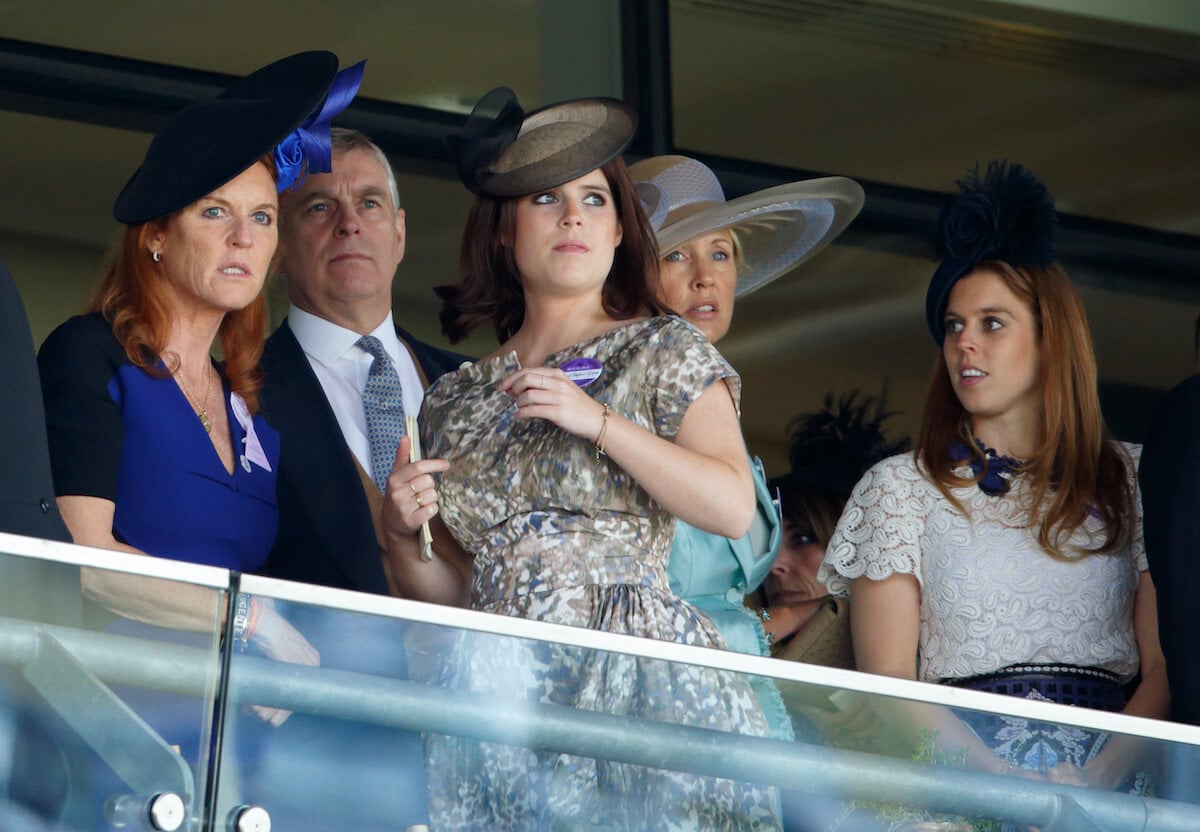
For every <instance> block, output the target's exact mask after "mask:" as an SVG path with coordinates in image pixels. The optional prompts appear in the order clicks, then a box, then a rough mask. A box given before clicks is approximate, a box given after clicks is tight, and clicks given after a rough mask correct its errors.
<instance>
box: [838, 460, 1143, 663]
mask: <svg viewBox="0 0 1200 832" xmlns="http://www.w3.org/2000/svg"><path fill="white" fill-rule="evenodd" d="M1125 448H1126V450H1127V451H1128V452H1129V454H1130V456H1131V458H1132V465H1131V467H1130V472H1129V476H1130V480H1131V482H1133V484H1134V487H1135V488H1136V471H1137V460H1138V458H1139V457H1140V456H1141V450H1142V449H1141V446H1140V445H1130V444H1126V445H1125ZM961 473H963V474H964V475H969V473H970V471H969V469H965V470H964V471H963V472H961ZM952 493H953V494H954V496H955V497H956V498H957V499H958V500H959V502H961V503H962V505H963V506H964V507H965V508H966V509H967V511H968V513H969V517H966V516H963V515H962V514H961V513H960V512H958V511H956V510H955V509H954V507H953V506H952V505H951V504H950V503H949V502H948V501H947V500H946V499H945V498H944V497H943V496H942V494H941V492H940V491H938V489H937V486H935V485H934V484H933V483H932V482H930V481H929V480H928V479H927V478H926V477H925V476H924V475H923V474H922V473H921V472H920V471H919V470H918V468H917V462H916V460H915V459H914V457H913V455H912V454H911V453H910V454H902V455H900V456H894V457H891V458H890V459H885V460H884V461H883V462H880V463H879V464H878V465H876V466H875V467H873V468H872V469H871V470H869V471H868V472H867V473H866V474H865V475H864V476H863V478H862V479H861V480H860V481H859V483H858V485H857V486H855V488H854V493H853V494H852V495H851V496H850V501H849V502H848V503H847V504H846V508H845V511H843V513H842V517H841V520H839V521H838V525H837V529H836V531H835V532H834V534H833V537H832V539H831V540H830V541H829V546H828V547H827V549H826V554H825V561H824V563H822V564H821V569H820V572H819V575H818V576H819V578H820V579H821V580H822V581H823V582H824V583H825V585H826V586H827V587H828V588H829V590H830V592H832V593H834V594H837V595H848V594H849V589H850V580H851V579H853V578H857V577H860V576H862V575H866V576H867V577H868V578H871V579H873V580H883V579H884V578H887V577H888V576H889V575H892V574H894V573H897V572H900V573H905V574H910V575H914V576H915V577H916V578H917V581H918V582H919V583H920V586H921V631H920V637H919V641H918V658H919V665H918V671H917V678H918V679H921V680H924V681H938V680H940V679H957V678H962V677H966V676H974V675H977V674H981V673H990V672H993V671H996V670H999V669H1000V668H1002V667H1007V666H1009V665H1013V664H1039V663H1050V662H1054V663H1061V664H1073V665H1081V666H1091V667H1103V668H1105V669H1107V670H1110V671H1112V672H1113V673H1116V674H1117V675H1119V676H1120V677H1121V679H1122V681H1128V680H1129V679H1131V678H1132V677H1133V676H1134V674H1135V673H1136V672H1137V669H1138V650H1137V643H1136V641H1135V640H1134V632H1133V599H1134V591H1135V590H1136V588H1137V580H1138V577H1139V574H1140V573H1141V572H1144V571H1145V570H1146V569H1147V564H1146V549H1145V545H1144V544H1143V542H1142V518H1141V498H1140V496H1139V497H1138V501H1137V509H1136V511H1137V515H1136V520H1135V526H1134V534H1133V540H1132V543H1131V545H1130V546H1129V547H1127V548H1125V549H1121V550H1120V551H1117V552H1114V553H1112V554H1107V555H1088V556H1086V557H1083V558H1081V559H1079V560H1075V561H1071V562H1064V561H1059V560H1055V559H1053V558H1051V557H1050V556H1049V555H1048V554H1046V553H1045V552H1044V551H1043V550H1042V549H1041V547H1040V546H1038V543H1037V537H1036V530H1030V529H1028V528H1022V523H1021V521H1020V519H1019V518H1021V517H1023V516H1027V515H1026V513H1025V510H1026V509H1027V507H1028V505H1029V504H1030V502H1031V501H1032V497H1031V495H1030V494H1029V489H1028V487H1027V481H1026V480H1024V479H1023V478H1022V477H1019V476H1018V477H1015V478H1014V479H1013V480H1012V488H1011V489H1010V491H1009V493H1008V494H1007V495H1005V496H1003V497H991V496H988V495H987V494H984V493H983V492H982V491H980V490H979V488H978V487H976V486H974V485H972V486H969V487H967V488H960V489H954V490H953V491H952ZM1102 530H1103V527H1102V525H1101V523H1100V521H1099V520H1097V519H1096V518H1094V517H1090V518H1088V521H1087V522H1086V523H1085V524H1084V527H1083V528H1082V529H1079V530H1076V533H1075V535H1074V536H1073V537H1072V538H1071V543H1073V544H1076V545H1079V544H1083V545H1093V546H1094V545H1096V542H1097V541H1099V539H1100V537H1099V535H1100V533H1102ZM1093 535H1095V537H1094V538H1093V537H1092V536H1093Z"/></svg>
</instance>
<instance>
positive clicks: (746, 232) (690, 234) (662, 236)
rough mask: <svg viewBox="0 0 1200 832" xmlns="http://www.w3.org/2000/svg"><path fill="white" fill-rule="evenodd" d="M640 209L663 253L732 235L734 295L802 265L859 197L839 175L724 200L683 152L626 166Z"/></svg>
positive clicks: (854, 212) (846, 220)
mask: <svg viewBox="0 0 1200 832" xmlns="http://www.w3.org/2000/svg"><path fill="white" fill-rule="evenodd" d="M629 175H630V177H631V178H632V179H633V182H634V187H636V188H637V192H638V197H639V198H640V199H641V202H642V207H643V208H645V209H646V216H647V217H648V218H649V220H650V225H651V227H653V229H654V235H655V238H656V241H657V243H658V251H659V253H660V255H661V254H666V253H668V252H670V251H672V250H673V249H675V248H677V247H679V246H680V245H682V244H683V243H686V242H687V241H688V240H690V239H692V238H694V237H698V236H700V235H702V234H709V233H711V232H713V231H720V230H723V229H731V230H733V231H736V232H737V238H738V245H739V249H740V258H739V259H740V261H741V268H739V270H738V283H737V289H736V291H735V294H734V296H735V297H741V296H743V295H747V294H749V293H750V292H753V291H754V290H755V289H759V288H761V287H763V286H765V285H766V284H768V283H770V282H771V281H772V280H774V279H775V278H777V277H779V276H780V275H782V274H785V273H786V272H787V271H789V270H790V269H792V268H794V267H796V266H798V265H799V264H801V263H803V262H804V261H805V260H807V259H809V258H810V257H812V256H813V255H815V254H816V253H817V252H819V251H820V250H821V249H823V248H824V247H825V246H827V245H828V244H829V243H830V242H831V241H832V240H833V239H834V238H835V237H837V236H838V235H839V234H841V233H842V231H844V230H845V228H846V226H847V225H849V224H850V221H851V220H853V219H854V218H855V217H856V216H858V212H859V211H860V210H862V206H863V202H864V201H865V199H866V196H865V194H864V193H863V189H862V187H861V186H860V185H859V184H858V183H857V182H855V181H854V180H853V179H847V178H846V177H844V176H827V177H824V178H821V179H807V180H804V181H801V182H789V183H788V184H786V185H777V186H775V187H772V188H765V189H764V190H761V191H755V192H754V193H752V194H747V195H746V196H742V197H738V198H737V199H732V200H728V201H727V200H726V199H725V191H724V189H722V188H721V183H720V181H719V180H718V179H717V177H716V174H714V173H713V172H712V171H711V170H710V169H709V168H708V166H707V165H705V164H704V163H702V162H699V161H697V160H695V159H691V158H688V157H687V156H654V157H652V158H649V159H644V160H642V161H641V162H638V163H637V164H635V165H633V166H631V167H630V168H629Z"/></svg>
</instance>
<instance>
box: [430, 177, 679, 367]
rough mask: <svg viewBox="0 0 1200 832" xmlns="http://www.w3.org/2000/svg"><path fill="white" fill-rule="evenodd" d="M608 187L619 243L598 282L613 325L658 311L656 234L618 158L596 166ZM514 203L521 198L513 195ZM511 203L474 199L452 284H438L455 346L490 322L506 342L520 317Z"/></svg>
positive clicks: (522, 313) (447, 328)
mask: <svg viewBox="0 0 1200 832" xmlns="http://www.w3.org/2000/svg"><path fill="white" fill-rule="evenodd" d="M600 170H601V171H603V172H604V176H605V178H606V179H607V180H608V186H609V188H611V189H612V193H613V199H614V203H615V207H616V209H617V221H618V222H620V223H621V231H622V238H621V244H620V245H619V246H617V250H616V254H615V255H614V257H613V264H612V270H611V271H609V273H608V278H607V279H606V280H605V282H604V293H603V301H604V311H605V312H606V313H607V314H608V315H610V316H611V317H613V318H614V319H616V320H627V319H629V318H633V317H636V316H638V315H644V314H650V315H658V314H661V313H662V312H663V311H664V309H663V306H662V305H661V304H660V303H659V302H658V300H657V299H656V296H655V292H654V291H652V287H655V286H657V285H658V259H657V257H656V256H655V248H654V232H653V231H652V230H651V228H650V223H649V222H648V221H647V220H646V214H645V212H644V211H643V210H642V205H641V202H640V201H639V200H638V198H637V193H636V192H635V191H634V188H633V182H632V181H631V180H630V179H629V173H628V171H627V170H626V167H625V162H624V161H622V159H621V157H619V156H618V157H616V158H615V159H612V160H611V161H608V162H606V163H605V164H604V165H603V166H602V167H601V168H600ZM517 199H520V197H518V198H517ZM517 199H506V200H503V201H501V200H495V199H489V198H485V197H477V198H476V199H475V204H474V205H472V206H471V213H470V215H469V216H468V217H467V225H466V227H465V228H464V229H463V238H462V252H461V254H460V256H459V273H460V274H461V276H462V278H461V279H460V280H459V282H458V283H454V284H451V285H448V286H438V287H437V288H436V289H435V290H434V291H436V292H437V294H438V297H440V298H441V299H442V311H441V313H440V318H441V322H442V332H443V333H445V335H446V336H447V337H448V338H449V339H450V343H452V344H457V343H458V342H459V341H461V340H462V339H463V338H465V337H466V336H467V334H468V333H469V332H470V331H471V330H473V329H475V327H477V326H479V325H480V324H483V323H486V322H488V321H490V322H491V323H492V325H493V327H495V331H496V338H497V339H498V340H499V341H500V343H502V344H503V343H504V342H505V341H507V340H508V339H509V338H511V337H512V336H513V335H514V334H516V332H517V330H519V329H520V328H521V324H522V322H523V321H524V320H525V293H524V290H523V289H522V288H521V276H520V274H519V272H518V271H517V264H516V260H515V259H514V258H513V250H512V244H511V241H512V239H513V237H514V233H515V230H516V215H517Z"/></svg>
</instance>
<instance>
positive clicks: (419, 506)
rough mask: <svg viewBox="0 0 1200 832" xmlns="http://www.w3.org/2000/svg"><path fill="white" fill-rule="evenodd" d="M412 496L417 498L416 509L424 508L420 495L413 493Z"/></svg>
mask: <svg viewBox="0 0 1200 832" xmlns="http://www.w3.org/2000/svg"><path fill="white" fill-rule="evenodd" d="M413 496H414V497H416V498H417V508H425V503H424V501H422V500H421V495H420V494H416V493H414V494H413Z"/></svg>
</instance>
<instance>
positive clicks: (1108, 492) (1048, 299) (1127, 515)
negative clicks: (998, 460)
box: [916, 260, 1134, 560]
mask: <svg viewBox="0 0 1200 832" xmlns="http://www.w3.org/2000/svg"><path fill="white" fill-rule="evenodd" d="M975 270H976V271H986V272H988V273H990V274H994V275H996V276H997V277H999V278H1000V279H1001V280H1002V281H1003V282H1004V285H1005V286H1007V287H1008V289H1009V290H1010V291H1011V292H1012V293H1013V294H1015V295H1016V296H1017V297H1018V298H1020V299H1021V300H1022V301H1024V302H1025V304H1026V306H1027V308H1028V309H1029V310H1030V311H1031V312H1032V313H1033V317H1034V321H1035V323H1036V325H1037V335H1038V342H1039V343H1038V348H1039V350H1040V352H1041V387H1042V400H1043V403H1044V406H1043V409H1042V425H1041V435H1040V436H1039V437H1038V445H1037V448H1036V450H1035V451H1034V453H1033V455H1032V456H1031V457H1030V459H1028V460H1027V461H1026V464H1025V465H1024V466H1023V467H1022V469H1021V471H1022V475H1023V476H1026V477H1029V478H1030V480H1031V484H1032V495H1033V502H1032V505H1033V506H1034V507H1035V509H1034V510H1035V511H1037V510H1040V507H1041V506H1045V505H1047V501H1048V502H1049V505H1048V507H1047V508H1046V510H1045V514H1044V515H1042V516H1040V517H1038V516H1030V517H1028V518H1027V521H1028V523H1029V526H1030V527H1031V528H1032V527H1034V526H1036V527H1037V529H1038V543H1039V544H1040V545H1041V547H1042V548H1043V549H1044V550H1045V551H1046V552H1047V553H1049V554H1050V556H1051V557H1054V558H1056V559H1059V560H1070V559H1073V558H1075V557H1079V556H1082V555H1088V554H1097V553H1103V552H1112V551H1114V550H1116V549H1118V548H1120V547H1122V546H1124V545H1125V543H1127V542H1128V540H1129V537H1130V531H1131V528H1132V526H1133V522H1134V521H1133V515H1134V508H1133V500H1134V495H1133V493H1132V489H1131V487H1130V482H1129V470H1130V466H1131V465H1132V462H1131V461H1130V459H1129V457H1128V455H1127V454H1126V453H1125V451H1124V448H1122V447H1121V445H1120V444H1119V443H1117V442H1115V441H1113V439H1112V437H1111V436H1110V435H1109V433H1108V428H1107V427H1106V426H1105V424H1104V418H1103V416H1102V415H1101V413H1100V397H1099V394H1098V392H1097V386H1096V377H1097V373H1096V356H1095V353H1094V352H1093V350H1092V336H1091V331H1090V330H1089V328H1088V323H1087V315H1086V314H1085V312H1084V309H1083V303H1082V302H1081V301H1080V300H1079V295H1078V294H1076V292H1075V288H1074V287H1073V286H1072V285H1071V280H1070V278H1069V277H1067V274H1066V272H1064V271H1063V270H1062V268H1061V267H1060V266H1059V265H1058V264H1056V263H1051V264H1050V265H1049V266H1045V267H1040V266H1022V267H1020V268H1016V267H1013V266H1011V265H1009V264H1008V263H1004V262H1001V261H996V260H993V261H988V262H985V263H980V264H979V265H978V266H976V267H975ZM956 442H960V443H962V444H963V445H965V446H966V447H967V448H968V449H970V451H971V453H972V455H974V456H975V457H976V458H978V459H979V460H980V461H981V462H983V463H984V470H983V471H981V472H980V474H979V476H975V477H969V478H965V479H964V478H962V477H958V476H956V475H955V474H954V469H955V468H956V467H958V466H960V465H961V464H962V463H960V462H955V461H954V460H953V459H952V457H951V453H950V449H951V446H953V445H954V443H956ZM916 453H917V457H918V459H920V461H921V464H922V466H923V467H924V468H925V470H926V472H927V473H928V474H929V475H930V476H931V478H932V479H933V481H934V483H935V484H936V485H937V487H938V488H939V489H940V490H941V492H942V494H943V495H945V497H946V498H947V499H948V500H950V502H951V503H953V504H954V505H955V506H956V507H957V508H958V509H959V510H964V509H963V506H962V504H961V503H959V501H958V500H956V499H955V498H954V497H953V495H951V493H950V488H951V487H963V486H965V485H971V484H974V483H977V482H979V480H980V479H982V477H983V475H984V473H985V472H986V462H987V460H986V458H985V457H984V455H983V454H982V452H980V451H979V449H978V447H977V446H976V445H975V442H974V436H973V435H972V430H971V423H970V414H968V413H967V412H966V410H965V409H964V408H963V406H962V403H961V402H959V400H958V396H956V395H955V393H954V388H953V386H952V385H951V382H950V374H949V373H948V372H947V370H946V362H945V359H944V358H943V357H939V358H938V360H937V362H936V364H935V366H934V370H933V378H932V379H931V381H930V384H929V391H928V392H927V393H926V396H925V410H924V412H923V413H922V416H921V433H920V436H919V438H918V440H917V450H916ZM964 513H965V510H964ZM1090 514H1095V515H1096V516H1097V517H1099V519H1100V520H1101V522H1103V523H1104V536H1105V537H1104V542H1103V543H1102V544H1101V545H1099V546H1096V547H1094V548H1086V549H1083V550H1080V551H1078V552H1071V551H1068V547H1067V542H1068V540H1069V538H1070V537H1071V535H1072V534H1074V532H1075V531H1076V529H1078V528H1079V527H1080V526H1082V525H1083V523H1084V521H1086V520H1087V518H1088V516H1089V515H1090Z"/></svg>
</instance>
